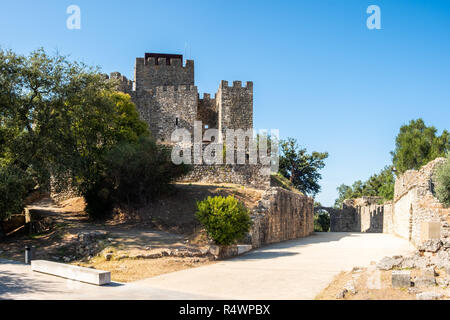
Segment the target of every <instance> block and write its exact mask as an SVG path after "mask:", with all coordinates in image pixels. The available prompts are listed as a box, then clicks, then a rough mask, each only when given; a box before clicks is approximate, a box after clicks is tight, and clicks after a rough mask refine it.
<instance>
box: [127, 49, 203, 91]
mask: <svg viewBox="0 0 450 320" xmlns="http://www.w3.org/2000/svg"><path fill="white" fill-rule="evenodd" d="M134 81H135V85H136V90H137V91H138V90H144V89H153V88H155V87H158V86H178V85H190V86H193V85H194V61H193V60H187V61H186V65H185V66H183V56H182V55H179V54H163V53H146V54H145V57H144V58H136V65H135V68H134Z"/></svg>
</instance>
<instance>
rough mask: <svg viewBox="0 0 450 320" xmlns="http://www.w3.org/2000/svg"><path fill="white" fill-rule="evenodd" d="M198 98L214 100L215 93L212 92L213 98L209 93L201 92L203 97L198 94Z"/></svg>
mask: <svg viewBox="0 0 450 320" xmlns="http://www.w3.org/2000/svg"><path fill="white" fill-rule="evenodd" d="M198 98H199V100H205V101H208V100H216V94H214V97H213V98H211V94H210V93H206V92H205V93H203V97H201V98H200V95H199V97H198Z"/></svg>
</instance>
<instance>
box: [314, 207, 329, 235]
mask: <svg viewBox="0 0 450 320" xmlns="http://www.w3.org/2000/svg"><path fill="white" fill-rule="evenodd" d="M314 231H316V232H328V231H330V215H329V213H328V212H326V211H321V212H318V213H317V214H315V215H314Z"/></svg>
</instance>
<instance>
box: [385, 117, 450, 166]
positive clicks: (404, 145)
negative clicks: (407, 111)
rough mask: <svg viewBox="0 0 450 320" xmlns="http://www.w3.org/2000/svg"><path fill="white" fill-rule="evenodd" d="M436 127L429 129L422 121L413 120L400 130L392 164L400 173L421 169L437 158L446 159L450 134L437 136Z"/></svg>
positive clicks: (449, 145) (445, 133)
mask: <svg viewBox="0 0 450 320" xmlns="http://www.w3.org/2000/svg"><path fill="white" fill-rule="evenodd" d="M436 133H437V130H436V128H435V127H434V126H431V127H427V126H426V125H425V123H424V121H423V120H422V119H417V120H411V121H410V122H409V124H407V125H404V126H402V127H401V128H400V132H399V134H398V135H397V137H396V139H395V150H394V151H393V152H391V154H392V163H393V165H394V167H395V168H396V170H397V171H398V172H399V173H404V172H405V171H406V170H410V169H419V168H420V167H422V166H423V165H425V164H427V163H428V162H430V161H432V160H434V159H436V158H437V157H445V155H446V153H447V152H448V151H450V134H449V132H447V130H444V131H443V132H442V135H440V136H438V135H436Z"/></svg>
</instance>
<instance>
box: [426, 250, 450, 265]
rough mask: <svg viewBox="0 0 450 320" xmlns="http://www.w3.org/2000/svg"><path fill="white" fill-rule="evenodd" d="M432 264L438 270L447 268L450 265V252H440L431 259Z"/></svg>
mask: <svg viewBox="0 0 450 320" xmlns="http://www.w3.org/2000/svg"><path fill="white" fill-rule="evenodd" d="M430 262H431V263H432V264H435V265H436V267H438V268H445V266H446V265H447V264H449V263H450V253H449V252H448V251H444V250H440V251H439V252H438V253H437V254H436V255H435V256H433V257H432V258H431V259H430Z"/></svg>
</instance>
